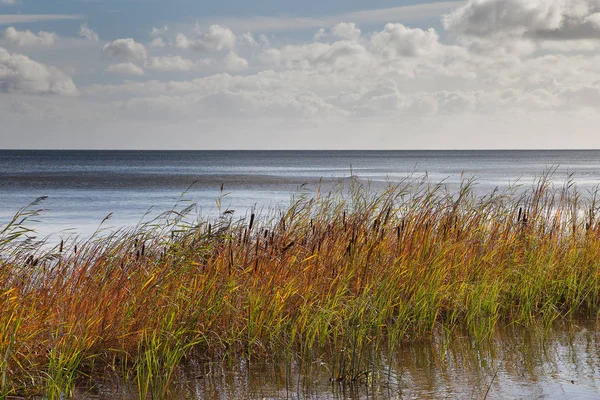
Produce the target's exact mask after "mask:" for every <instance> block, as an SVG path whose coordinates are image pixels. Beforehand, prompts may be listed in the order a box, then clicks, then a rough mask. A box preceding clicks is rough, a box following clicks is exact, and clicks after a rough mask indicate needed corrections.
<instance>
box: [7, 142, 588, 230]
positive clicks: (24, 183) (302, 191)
mask: <svg viewBox="0 0 600 400" xmlns="http://www.w3.org/2000/svg"><path fill="white" fill-rule="evenodd" d="M549 170H552V171H553V173H552V177H551V179H552V180H553V182H554V183H555V184H556V185H563V184H564V182H565V181H567V180H568V181H570V182H571V183H573V184H575V185H577V187H578V188H579V189H580V190H582V191H588V190H593V189H594V188H595V187H596V186H597V185H598V184H600V151H599V150H560V151H393V150H390V151H62V150H60V151H59V150H57V151H47V150H1V151H0V228H1V226H3V225H6V224H7V223H8V222H9V221H11V220H12V218H13V216H14V215H15V214H16V213H18V212H19V211H20V210H21V209H23V208H27V207H28V206H29V204H31V203H32V202H34V201H35V200H36V199H39V198H43V200H41V201H39V202H38V203H36V204H35V205H34V206H31V207H29V208H30V209H40V210H43V211H42V212H41V213H40V215H38V216H37V217H35V218H32V219H31V220H30V221H28V222H27V223H28V224H29V226H28V227H29V228H31V229H32V230H33V232H35V233H36V234H38V235H40V236H42V237H45V236H48V235H51V236H54V237H63V236H66V235H76V236H79V237H86V236H89V235H91V234H93V233H94V232H96V231H97V230H98V229H102V230H103V231H111V230H116V229H121V228H129V227H135V226H137V225H138V224H140V223H143V222H146V221H149V220H152V219H153V218H154V217H156V216H157V215H159V214H161V213H163V212H165V211H168V210H171V209H173V208H178V207H179V208H183V207H187V206H188V205H192V204H193V205H195V208H194V213H195V214H196V215H197V216H198V217H211V216H215V215H218V214H219V213H220V212H223V211H224V210H230V211H231V212H234V213H235V215H236V216H240V217H243V216H244V215H247V214H248V213H249V212H269V211H272V210H276V209H281V208H284V207H285V206H287V205H289V204H290V202H291V201H292V199H294V198H297V197H298V196H311V195H314V193H315V191H316V190H317V187H321V190H323V188H325V189H326V190H336V188H337V186H336V185H338V184H341V185H343V182H344V180H347V179H348V178H350V177H354V179H358V180H359V181H361V182H363V183H364V184H365V185H368V186H369V187H370V188H371V190H374V191H377V190H382V188H384V187H385V186H386V185H388V184H394V183H398V182H401V181H402V180H405V179H426V180H427V181H428V182H431V183H438V182H444V184H446V185H448V187H450V188H458V186H459V185H460V184H461V182H465V181H467V180H470V179H471V180H473V181H474V187H475V189H476V191H477V192H478V193H481V194H485V193H486V192H490V191H492V190H494V189H495V188H499V189H502V188H507V187H513V186H515V185H522V186H527V185H531V184H532V183H533V182H534V181H535V180H536V179H538V178H539V177H540V176H541V175H542V174H544V173H546V172H548V171H549ZM109 216H110V218H108V219H107V217H109Z"/></svg>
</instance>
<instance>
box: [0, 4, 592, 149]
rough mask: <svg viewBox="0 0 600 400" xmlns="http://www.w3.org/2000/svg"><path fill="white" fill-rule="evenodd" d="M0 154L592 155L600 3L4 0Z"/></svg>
mask: <svg viewBox="0 0 600 400" xmlns="http://www.w3.org/2000/svg"><path fill="white" fill-rule="evenodd" d="M0 148H5V149H19V148H23V149H31V148H33V149H184V150H194V149H561V148H570V149H571V148H575V149H579V148H582V149H584V148H600V0H527V1H525V0H464V1H438V2H426V1H415V0H398V1H392V0H369V1H366V0H302V1H292V0H257V1H247V0H219V1H207V0H201V1H198V0H168V1H167V0H60V1H59V0H0Z"/></svg>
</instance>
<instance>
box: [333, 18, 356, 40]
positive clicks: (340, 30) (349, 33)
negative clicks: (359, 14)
mask: <svg viewBox="0 0 600 400" xmlns="http://www.w3.org/2000/svg"><path fill="white" fill-rule="evenodd" d="M331 32H332V33H333V35H334V36H335V37H338V38H341V39H346V40H358V39H359V38H360V29H358V28H357V27H356V24H355V23H353V22H350V23H349V22H340V23H339V24H337V25H336V26H334V27H333V28H332V29H331Z"/></svg>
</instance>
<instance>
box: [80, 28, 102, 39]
mask: <svg viewBox="0 0 600 400" xmlns="http://www.w3.org/2000/svg"><path fill="white" fill-rule="evenodd" d="M79 36H81V37H82V38H84V39H87V40H91V41H94V42H97V41H98V40H99V38H98V33H97V32H96V31H95V30H93V29H91V28H89V27H88V26H87V24H83V25H81V26H80V27H79Z"/></svg>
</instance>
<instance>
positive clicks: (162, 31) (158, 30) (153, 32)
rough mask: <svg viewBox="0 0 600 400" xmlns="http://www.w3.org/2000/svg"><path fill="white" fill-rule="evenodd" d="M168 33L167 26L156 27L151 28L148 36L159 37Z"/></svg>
mask: <svg viewBox="0 0 600 400" xmlns="http://www.w3.org/2000/svg"><path fill="white" fill-rule="evenodd" d="M168 31H169V27H168V26H167V25H163V26H161V27H160V28H157V27H155V26H154V27H152V30H151V31H150V36H153V37H154V36H161V35H164V34H165V33H167V32H168Z"/></svg>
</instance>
